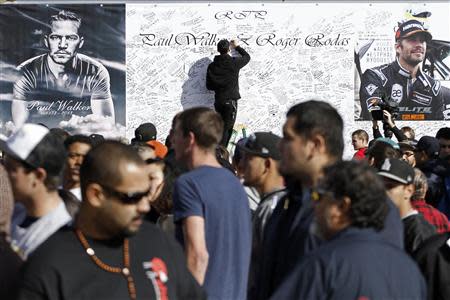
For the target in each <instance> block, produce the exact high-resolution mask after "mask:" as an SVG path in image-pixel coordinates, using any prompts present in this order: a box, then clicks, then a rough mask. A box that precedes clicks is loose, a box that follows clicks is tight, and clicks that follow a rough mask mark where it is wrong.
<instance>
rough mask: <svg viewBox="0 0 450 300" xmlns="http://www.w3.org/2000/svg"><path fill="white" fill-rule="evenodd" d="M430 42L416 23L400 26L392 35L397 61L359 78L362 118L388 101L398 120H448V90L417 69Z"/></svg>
mask: <svg viewBox="0 0 450 300" xmlns="http://www.w3.org/2000/svg"><path fill="white" fill-rule="evenodd" d="M431 39H432V36H431V34H430V32H428V30H427V29H426V28H424V26H423V24H422V23H421V22H419V21H417V20H409V21H406V22H404V23H402V24H400V26H399V28H398V30H397V31H396V33H395V40H396V43H395V51H396V56H397V58H396V60H395V61H394V62H392V63H390V64H386V65H382V66H379V67H375V68H372V69H368V70H366V72H364V74H363V76H362V78H361V88H360V90H359V94H360V101H361V107H362V118H363V119H365V120H369V119H370V112H372V111H375V110H379V109H382V107H380V104H386V103H388V102H390V103H391V104H392V105H398V108H399V118H400V119H401V120H449V119H450V99H449V98H450V93H449V90H448V89H446V88H445V87H441V84H440V82H439V81H437V80H435V79H433V78H431V77H430V76H428V75H427V74H425V73H424V72H423V71H422V69H421V67H420V66H421V64H422V63H423V61H424V60H425V54H426V50H427V43H429V42H430V41H431ZM387 101H388V102H387ZM392 105H391V106H392Z"/></svg>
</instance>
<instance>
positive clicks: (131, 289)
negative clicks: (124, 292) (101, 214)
mask: <svg viewBox="0 0 450 300" xmlns="http://www.w3.org/2000/svg"><path fill="white" fill-rule="evenodd" d="M75 234H76V236H77V237H78V239H79V240H80V242H81V244H82V245H83V248H84V250H86V253H87V254H88V255H89V257H90V258H91V259H92V261H93V262H94V263H95V264H96V265H97V266H98V267H99V268H100V269H102V270H104V271H106V272H110V273H117V274H122V275H123V276H125V279H126V280H127V284H128V293H129V294H130V299H131V300H135V299H136V287H135V285H134V280H133V276H131V272H130V253H129V245H128V239H124V240H123V268H118V267H111V266H108V265H107V264H105V263H104V262H102V261H101V260H100V258H98V257H97V256H96V255H95V251H94V249H92V248H91V246H90V245H89V243H88V241H87V240H86V238H85V237H84V235H83V233H82V232H81V231H80V230H79V229H75Z"/></svg>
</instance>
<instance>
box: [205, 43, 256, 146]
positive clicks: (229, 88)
mask: <svg viewBox="0 0 450 300" xmlns="http://www.w3.org/2000/svg"><path fill="white" fill-rule="evenodd" d="M230 48H231V49H235V50H236V52H238V53H239V54H240V55H241V57H231V56H230V55H229V53H230ZM217 51H219V53H220V55H216V56H215V57H214V61H213V62H212V63H211V64H209V66H208V70H207V73H206V88H207V89H208V90H212V91H214V92H215V102H214V108H215V110H216V111H217V112H218V113H219V114H220V116H221V117H222V119H223V122H224V130H223V136H222V140H221V142H220V144H221V145H223V146H225V147H226V146H227V145H228V142H229V140H230V137H231V133H232V131H233V126H234V122H235V121H236V113H237V100H238V99H240V98H241V95H240V94H239V70H240V69H241V68H243V67H244V66H245V65H246V64H248V62H249V61H250V55H249V54H248V53H247V51H245V50H244V49H242V48H241V47H240V46H238V45H237V43H236V41H233V40H232V41H231V42H229V41H228V40H221V41H219V43H218V44H217Z"/></svg>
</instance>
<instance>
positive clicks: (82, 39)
mask: <svg viewBox="0 0 450 300" xmlns="http://www.w3.org/2000/svg"><path fill="white" fill-rule="evenodd" d="M83 45H84V37H80V43H79V44H78V49H81V48H82V47H83Z"/></svg>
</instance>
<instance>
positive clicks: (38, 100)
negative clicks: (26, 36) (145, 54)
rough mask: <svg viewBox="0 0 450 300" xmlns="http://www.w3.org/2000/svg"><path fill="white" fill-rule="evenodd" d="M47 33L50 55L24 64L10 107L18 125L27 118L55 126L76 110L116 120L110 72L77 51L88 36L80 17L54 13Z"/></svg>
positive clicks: (43, 55) (19, 69) (45, 37)
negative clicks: (83, 32) (85, 33)
mask: <svg viewBox="0 0 450 300" xmlns="http://www.w3.org/2000/svg"><path fill="white" fill-rule="evenodd" d="M49 24H50V25H49V26H48V27H49V28H50V32H49V33H48V34H47V35H45V36H44V44H45V46H46V47H47V48H48V53H46V54H42V55H39V56H36V57H33V58H30V59H29V60H27V61H25V62H23V63H22V64H21V65H20V66H19V67H18V71H19V79H18V80H17V81H16V82H15V84H14V92H13V93H14V101H13V102H12V106H11V113H12V119H13V122H14V123H15V124H16V126H18V125H20V124H22V123H24V121H25V120H26V119H27V117H28V115H29V118H28V122H31V123H43V124H45V125H47V126H48V127H56V126H58V124H59V122H60V121H62V120H67V119H70V117H71V115H72V113H73V114H76V115H81V116H85V115H87V114H94V115H99V116H108V117H112V118H113V119H114V105H113V101H112V97H111V91H110V79H109V73H108V70H107V69H106V68H105V67H104V66H103V65H102V64H101V63H100V62H98V61H96V60H94V59H92V58H90V57H89V56H86V55H83V54H80V53H78V51H79V50H80V49H81V48H82V47H83V44H84V38H83V37H82V36H81V35H80V34H79V28H80V26H81V18H80V17H79V16H77V15H76V14H75V13H73V12H69V11H64V10H63V11H60V12H59V13H58V14H57V15H54V16H52V17H51V19H50V22H49Z"/></svg>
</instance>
